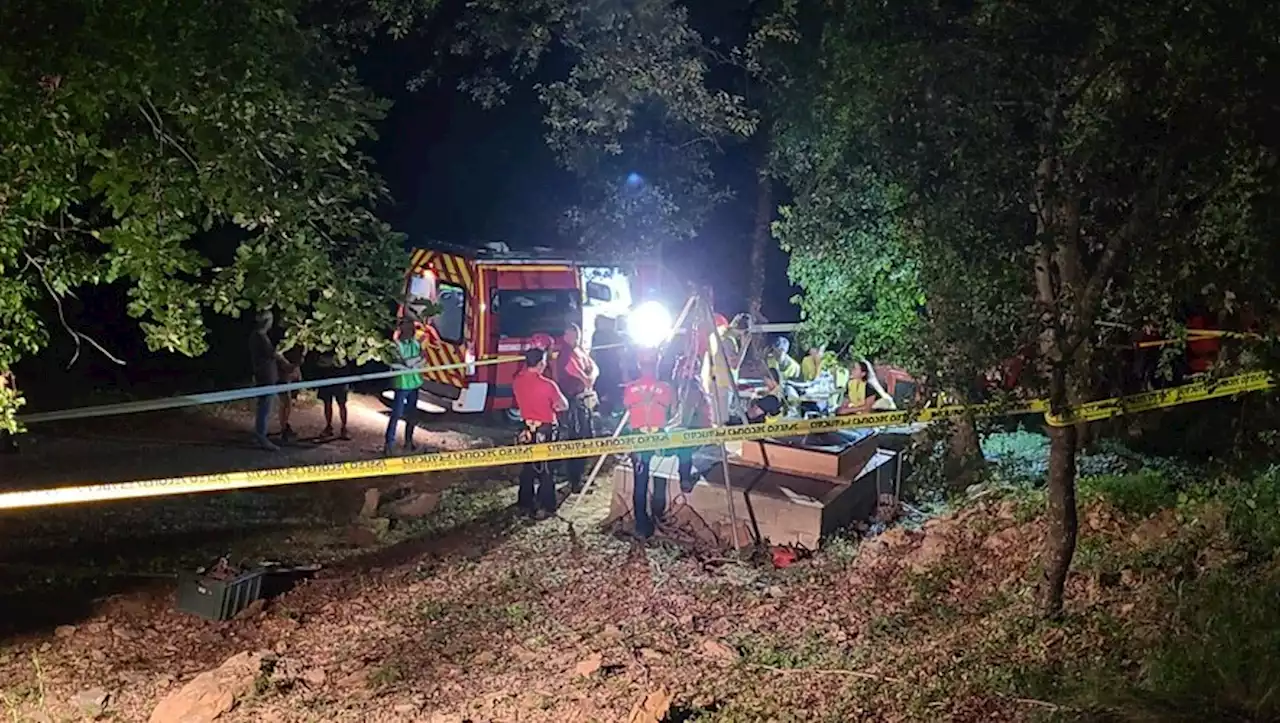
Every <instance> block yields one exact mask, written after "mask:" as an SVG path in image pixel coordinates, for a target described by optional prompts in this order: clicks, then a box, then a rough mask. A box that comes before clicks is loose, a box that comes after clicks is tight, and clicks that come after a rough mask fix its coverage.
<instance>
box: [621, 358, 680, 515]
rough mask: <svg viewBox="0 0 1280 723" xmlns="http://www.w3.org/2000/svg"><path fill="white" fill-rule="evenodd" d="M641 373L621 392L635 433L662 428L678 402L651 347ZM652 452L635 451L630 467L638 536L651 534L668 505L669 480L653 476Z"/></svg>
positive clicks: (656, 430)
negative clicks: (662, 379)
mask: <svg viewBox="0 0 1280 723" xmlns="http://www.w3.org/2000/svg"><path fill="white" fill-rule="evenodd" d="M638 361H639V363H640V376H639V377H638V378H637V379H635V380H634V381H632V382H631V383H629V384H627V386H626V388H624V389H623V392H622V403H623V405H624V406H626V408H627V412H628V414H629V416H628V417H627V427H628V429H629V430H630V431H631V432H632V433H633V434H654V433H656V432H661V431H662V429H663V428H664V427H665V426H666V424H667V419H668V418H669V417H670V414H671V407H672V406H673V405H674V404H675V394H674V393H673V392H672V390H671V385H670V384H667V383H666V382H664V381H660V380H659V379H658V357H657V354H656V353H655V352H653V351H651V350H646V351H644V352H641V354H640V358H639V360H638ZM652 460H653V452H633V453H632V454H631V468H632V470H634V473H635V482H634V484H635V494H634V496H633V500H634V503H635V504H634V508H635V516H636V536H637V537H640V538H647V537H652V536H653V532H654V525H655V523H656V522H657V521H658V520H661V519H662V514H663V512H665V511H666V506H667V481H666V480H665V479H663V478H661V477H659V478H654V479H652V480H650V474H649V464H650V462H651V461H652ZM651 481H652V484H653V503H652V513H651V512H650V503H649V485H650V482H651Z"/></svg>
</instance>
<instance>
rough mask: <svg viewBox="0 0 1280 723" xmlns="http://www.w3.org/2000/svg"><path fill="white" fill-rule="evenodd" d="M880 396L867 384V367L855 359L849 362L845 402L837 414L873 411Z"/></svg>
mask: <svg viewBox="0 0 1280 723" xmlns="http://www.w3.org/2000/svg"><path fill="white" fill-rule="evenodd" d="M876 399H878V396H877V395H876V393H875V391H874V390H872V389H870V388H869V387H868V386H867V368H866V366H864V365H863V363H862V362H860V361H857V360H854V361H853V362H851V363H850V364H849V381H848V382H847V383H846V384H845V396H844V403H843V404H841V405H840V408H839V409H838V410H836V414H864V413H866V412H870V411H871V407H872V406H873V405H875V403H876Z"/></svg>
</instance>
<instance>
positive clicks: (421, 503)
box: [387, 492, 440, 520]
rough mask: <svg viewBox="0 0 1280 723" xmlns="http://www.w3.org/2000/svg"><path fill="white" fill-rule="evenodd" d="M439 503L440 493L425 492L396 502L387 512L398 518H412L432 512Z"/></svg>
mask: <svg viewBox="0 0 1280 723" xmlns="http://www.w3.org/2000/svg"><path fill="white" fill-rule="evenodd" d="M439 505H440V495H439V493H436V492H424V493H422V494H417V495H410V496H408V497H406V498H404V499H402V500H400V501H398V502H396V503H395V504H394V505H392V506H391V509H390V510H388V512H387V513H388V514H389V515H391V516H392V517H394V518H396V519H400V520H410V519H414V518H417V517H425V516H427V515H429V514H431V513H432V512H433V511H435V509H436V507H438V506H439Z"/></svg>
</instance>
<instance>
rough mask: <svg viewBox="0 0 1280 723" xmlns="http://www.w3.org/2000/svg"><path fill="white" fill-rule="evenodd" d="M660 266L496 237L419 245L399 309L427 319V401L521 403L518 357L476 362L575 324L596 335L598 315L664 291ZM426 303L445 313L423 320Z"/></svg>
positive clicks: (441, 404)
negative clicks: (516, 247)
mask: <svg viewBox="0 0 1280 723" xmlns="http://www.w3.org/2000/svg"><path fill="white" fill-rule="evenodd" d="M650 276H653V277H654V278H655V279H656V271H655V270H651V269H628V268H624V267H621V266H610V265H606V264H594V263H583V262H581V261H577V260H572V259H569V258H567V257H565V256H564V255H563V254H558V253H557V252H555V251H552V250H551V249H546V248H534V249H532V250H530V251H512V250H511V249H510V248H509V247H508V246H507V245H506V244H504V243H500V242H493V243H488V244H485V245H484V246H483V247H481V248H478V249H473V248H461V247H455V246H449V245H445V244H432V245H430V246H429V247H423V248H418V249H415V250H414V251H413V252H412V254H411V256H410V264H409V271H408V274H407V277H406V280H405V289H404V292H405V298H404V303H403V304H402V305H401V307H400V312H399V313H400V314H401V315H404V314H405V313H412V314H413V315H414V318H415V319H417V320H419V321H420V323H419V339H420V340H421V341H422V346H423V355H424V357H425V359H426V364H427V366H428V367H438V366H448V365H454V366H453V368H449V369H438V370H434V371H428V372H425V373H424V374H423V379H424V383H423V387H422V389H423V391H424V392H426V393H427V394H428V395H430V396H432V397H434V398H435V401H436V402H437V403H436V404H430V405H422V408H423V409H425V410H427V411H431V412H435V413H443V412H446V411H453V412H461V413H474V412H487V411H494V410H505V409H511V408H512V407H514V399H513V397H512V393H511V382H512V379H513V378H514V377H515V374H516V372H517V371H519V369H520V365H519V364H518V363H514V362H508V363H501V364H476V362H477V361H478V360H487V359H492V358H494V357H510V356H516V355H519V354H521V353H522V352H524V351H525V350H526V349H528V348H530V347H531V346H534V345H535V343H536V342H538V341H539V339H543V340H545V338H546V337H550V338H551V339H556V338H558V337H559V336H560V335H561V334H563V333H564V330H565V328H566V327H567V326H568V325H569V324H577V325H578V326H579V327H581V328H582V331H583V338H584V343H586V344H590V342H591V339H592V336H593V335H594V332H595V330H596V325H597V320H598V319H600V318H601V317H611V318H614V319H618V320H622V319H624V318H625V317H626V315H627V313H628V312H629V311H630V310H631V308H632V306H633V305H634V304H636V303H637V302H639V301H640V300H641V299H642V297H643V298H651V297H652V295H654V294H656V293H657V287H656V285H655V283H654V282H652V281H648V278H649V277H650ZM425 302H432V303H433V304H434V305H438V307H439V312H438V313H436V314H435V315H434V316H431V317H429V318H426V319H424V318H423V315H424V312H425V311H426V310H427V308H428V304H427V303H425Z"/></svg>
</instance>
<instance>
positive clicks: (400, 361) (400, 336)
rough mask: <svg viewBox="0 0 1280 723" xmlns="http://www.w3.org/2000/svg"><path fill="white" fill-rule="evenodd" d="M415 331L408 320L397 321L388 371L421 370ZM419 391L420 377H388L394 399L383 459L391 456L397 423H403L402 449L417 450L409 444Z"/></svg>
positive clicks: (412, 374) (413, 375) (419, 344)
mask: <svg viewBox="0 0 1280 723" xmlns="http://www.w3.org/2000/svg"><path fill="white" fill-rule="evenodd" d="M416 331H417V330H416V329H415V327H414V323H413V320H412V319H410V318H408V317H402V318H401V319H400V323H399V326H398V328H397V335H396V348H395V361H394V362H392V364H391V368H392V369H395V370H403V371H408V370H415V369H421V368H422V365H423V362H422V344H421V343H419V342H418V339H417V333H416ZM421 388H422V374H420V373H419V372H417V371H413V372H411V373H408V374H401V375H399V376H396V377H392V379H391V389H392V390H393V391H394V392H395V396H394V397H393V398H392V401H391V418H390V419H388V420H387V434H386V439H385V440H384V442H385V443H384V444H383V446H382V454H383V455H385V456H388V457H389V456H391V453H392V451H393V450H394V448H395V443H396V425H397V424H399V422H400V420H401V419H403V420H404V448H405V449H406V450H407V451H409V452H413V451H416V450H417V447H416V446H415V445H414V443H413V419H414V417H413V415H414V414H415V413H416V412H417V411H418V390H419V389H421Z"/></svg>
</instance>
